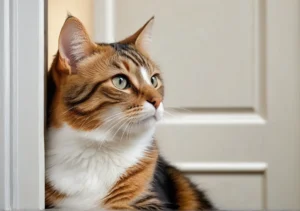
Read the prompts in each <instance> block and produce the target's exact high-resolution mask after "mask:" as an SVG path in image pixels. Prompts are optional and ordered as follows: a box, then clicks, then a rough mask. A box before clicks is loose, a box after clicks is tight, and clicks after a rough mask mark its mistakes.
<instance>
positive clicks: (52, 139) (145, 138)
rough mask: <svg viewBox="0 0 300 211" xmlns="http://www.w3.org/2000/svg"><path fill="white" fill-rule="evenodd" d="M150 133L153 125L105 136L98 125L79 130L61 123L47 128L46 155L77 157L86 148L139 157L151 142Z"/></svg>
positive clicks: (107, 154)
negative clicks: (130, 131)
mask: <svg viewBox="0 0 300 211" xmlns="http://www.w3.org/2000/svg"><path fill="white" fill-rule="evenodd" d="M153 134H154V127H153V128H150V129H148V130H145V131H141V132H139V133H135V134H133V133H131V134H127V133H123V132H122V133H118V134H113V137H112V136H111V137H108V136H107V135H105V130H102V129H101V128H100V129H97V130H94V131H89V132H82V131H78V130H75V129H73V128H71V127H70V126H68V125H64V126H63V127H61V128H50V129H49V130H48V136H47V143H46V150H47V156H59V155H63V157H65V158H66V157H68V159H73V158H74V159H76V158H77V159H80V158H81V156H88V155H86V153H85V151H87V152H89V153H91V152H93V153H94V154H95V153H97V154H98V155H97V156H101V155H102V156H108V157H111V158H114V157H115V156H117V157H122V158H123V159H131V160H132V159H139V158H140V156H142V154H143V152H144V151H145V150H147V148H148V147H149V146H151V144H152V142H153ZM110 138H113V140H110ZM80 155H81V156H80ZM72 157H73V158H72ZM88 157H89V158H92V157H93V156H88ZM86 158H87V157H86ZM74 161H75V160H73V162H74Z"/></svg>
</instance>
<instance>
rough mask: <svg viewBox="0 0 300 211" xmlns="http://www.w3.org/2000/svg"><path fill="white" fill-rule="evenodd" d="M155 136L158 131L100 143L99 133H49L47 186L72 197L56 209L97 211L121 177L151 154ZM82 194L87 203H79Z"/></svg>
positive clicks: (62, 130)
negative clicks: (96, 138)
mask: <svg viewBox="0 0 300 211" xmlns="http://www.w3.org/2000/svg"><path fill="white" fill-rule="evenodd" d="M97 132H98V133H99V131H97ZM153 133H154V128H153V129H149V130H147V131H144V132H141V133H140V134H135V135H132V136H126V138H124V137H123V140H121V139H116V140H115V141H111V142H110V141H108V142H100V141H99V140H95V139H91V138H92V137H93V136H94V135H96V132H95V134H92V135H91V134H90V135H85V134H81V132H78V131H76V130H74V129H72V128H71V127H69V126H67V125H65V126H63V127H61V128H50V129H48V134H47V135H48V139H47V141H46V178H47V182H49V183H50V184H53V185H55V190H56V191H58V192H60V193H64V194H67V195H68V197H67V198H66V199H65V200H63V201H61V202H59V204H57V205H56V206H58V207H77V208H78V207H80V208H81V207H82V208H94V207H93V206H94V205H95V206H96V204H97V203H98V202H99V200H100V199H102V198H103V197H104V196H105V195H107V193H108V191H109V190H110V189H111V188H112V187H113V185H114V184H115V183H116V182H117V181H118V180H119V179H120V177H121V176H122V175H124V174H125V173H126V171H127V170H128V169H129V168H130V167H132V166H134V165H136V164H137V163H138V162H139V161H140V160H142V159H143V157H145V155H146V154H147V152H148V150H149V152H150V151H151V146H152V145H153V138H152V137H153ZM98 135H99V136H101V134H100V133H99V134H98ZM124 136H125V135H124ZM79 193H80V194H79ZM78 194H79V196H80V198H81V199H83V201H84V200H86V203H84V202H83V201H78V198H77V197H79V196H78Z"/></svg>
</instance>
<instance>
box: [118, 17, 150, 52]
mask: <svg viewBox="0 0 300 211" xmlns="http://www.w3.org/2000/svg"><path fill="white" fill-rule="evenodd" d="M153 24H154V16H153V17H152V18H150V20H148V21H147V22H146V23H145V24H144V25H143V26H142V27H141V28H140V29H139V30H138V31H137V32H135V33H134V34H133V35H131V36H130V37H128V38H126V39H125V40H122V41H120V43H126V44H134V45H135V46H136V48H137V49H138V50H140V51H141V52H142V53H144V54H146V55H148V56H149V55H150V53H151V44H152V28H153Z"/></svg>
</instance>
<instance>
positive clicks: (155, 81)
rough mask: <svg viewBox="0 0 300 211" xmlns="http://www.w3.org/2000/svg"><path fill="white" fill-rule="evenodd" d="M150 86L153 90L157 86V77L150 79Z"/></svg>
mask: <svg viewBox="0 0 300 211" xmlns="http://www.w3.org/2000/svg"><path fill="white" fill-rule="evenodd" d="M151 84H152V86H153V87H154V88H156V87H157V86H158V79H157V76H152V77H151Z"/></svg>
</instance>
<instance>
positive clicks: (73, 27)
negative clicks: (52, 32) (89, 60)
mask: <svg viewBox="0 0 300 211" xmlns="http://www.w3.org/2000/svg"><path fill="white" fill-rule="evenodd" d="M91 49H92V43H91V42H90V39H89V36H88V34H87V33H86V31H85V29H84V26H83V25H82V24H81V23H80V22H79V20H77V19H75V18H69V19H68V20H66V22H65V24H64V26H63V28H62V30H61V33H60V37H59V52H60V55H61V57H62V58H63V59H65V60H66V61H68V64H69V65H70V66H73V67H75V66H76V63H77V62H78V61H79V60H81V59H82V58H84V57H86V56H88V55H89V54H90V53H91Z"/></svg>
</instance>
